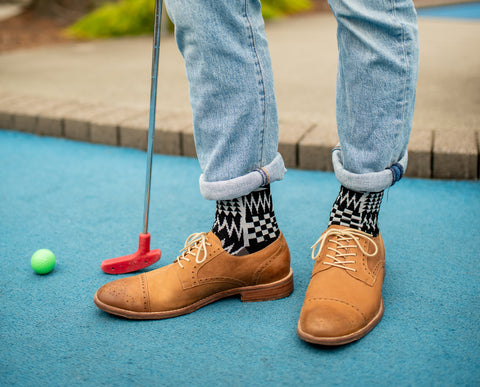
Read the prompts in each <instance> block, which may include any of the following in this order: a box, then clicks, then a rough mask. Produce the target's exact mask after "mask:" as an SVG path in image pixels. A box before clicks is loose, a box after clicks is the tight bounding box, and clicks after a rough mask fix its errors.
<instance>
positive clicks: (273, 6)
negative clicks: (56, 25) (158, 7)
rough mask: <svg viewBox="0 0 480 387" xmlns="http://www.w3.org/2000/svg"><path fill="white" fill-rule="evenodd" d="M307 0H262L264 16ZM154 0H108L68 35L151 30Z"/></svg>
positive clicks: (302, 6) (306, 5)
mask: <svg viewBox="0 0 480 387" xmlns="http://www.w3.org/2000/svg"><path fill="white" fill-rule="evenodd" d="M311 6H312V4H311V2H310V0H263V1H262V13H263V16H264V18H265V19H274V18H279V17H283V16H285V15H289V14H292V13H296V12H301V11H306V10H308V9H310V8H311ZM154 12H155V1H154V0H120V1H118V2H116V3H107V4H105V5H103V6H101V7H100V8H98V9H96V10H94V11H92V12H90V13H89V14H87V15H85V16H84V17H83V18H81V19H80V20H78V21H77V22H76V23H74V24H73V25H71V26H70V27H68V28H67V30H66V33H67V35H69V36H71V37H74V38H78V39H94V38H108V37H118V36H126V35H142V34H150V33H152V31H153V25H154V18H155V17H154V16H155V15H154Z"/></svg>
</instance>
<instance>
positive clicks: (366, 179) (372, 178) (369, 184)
mask: <svg viewBox="0 0 480 387" xmlns="http://www.w3.org/2000/svg"><path fill="white" fill-rule="evenodd" d="M332 161H333V169H334V171H335V176H336V177H337V180H338V181H339V182H340V184H342V185H343V186H344V187H346V188H349V189H351V190H353V191H357V192H380V191H383V190H385V189H387V188H388V187H391V186H392V185H394V184H395V183H396V182H397V181H399V180H400V179H401V178H402V176H403V174H404V172H405V169H406V168H407V163H408V152H407V151H405V155H404V156H403V157H402V158H401V159H400V160H399V161H398V162H396V163H395V164H393V165H391V166H390V167H388V168H385V169H384V170H383V171H379V172H368V173H352V172H349V171H347V170H346V169H345V168H344V167H343V163H342V155H341V149H340V147H335V148H334V149H333V151H332Z"/></svg>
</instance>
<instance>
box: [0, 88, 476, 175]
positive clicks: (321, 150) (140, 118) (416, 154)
mask: <svg viewBox="0 0 480 387" xmlns="http://www.w3.org/2000/svg"><path fill="white" fill-rule="evenodd" d="M0 128H2V129H10V130H17V131H21V132H28V133H33V134H36V135H47V136H53V137H63V138H67V139H72V140H78V141H86V142H91V143H99V144H107V145H115V146H124V147H129V148H137V149H142V150H146V148H147V132H148V109H134V108H120V107H112V106H102V105H98V104H86V103H83V102H76V101H65V100H55V99H46V98H39V97H29V96H19V95H10V94H2V95H0ZM279 136H280V139H279V151H280V152H281V153H282V155H283V157H284V160H285V165H286V166H287V168H298V169H308V170H322V171H331V170H332V164H331V149H332V148H333V147H334V146H335V145H336V144H337V142H338V139H337V135H336V130H335V128H329V127H325V126H324V125H321V124H320V123H318V122H313V121H312V122H304V121H302V120H295V119H291V118H290V119H288V120H282V119H281V120H280V135H279ZM479 141H480V136H479V131H478V130H476V131H475V130H461V131H458V130H446V131H444V130H442V131H413V133H412V135H411V138H410V143H409V146H408V151H409V166H408V168H407V173H406V176H410V177H420V178H441V179H461V180H465V179H466V180H474V179H477V178H479V149H480V146H479ZM155 153H160V154H166V155H181V156H188V157H196V153H195V144H194V138H193V125H192V118H191V114H190V112H185V111H178V112H170V111H168V112H167V111H158V112H157V118H156V131H155Z"/></svg>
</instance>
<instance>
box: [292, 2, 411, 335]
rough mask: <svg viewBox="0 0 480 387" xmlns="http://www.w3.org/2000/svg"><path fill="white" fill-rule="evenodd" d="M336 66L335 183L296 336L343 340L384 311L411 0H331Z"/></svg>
mask: <svg viewBox="0 0 480 387" xmlns="http://www.w3.org/2000/svg"><path fill="white" fill-rule="evenodd" d="M330 6H331V8H332V10H333V13H334V15H335V17H336V19H337V23H338V30H337V39H338V49H339V63H338V76H337V126H338V134H339V139H340V145H339V146H338V147H336V148H335V149H334V151H333V154H332V158H333V165H334V169H335V174H336V176H337V179H338V180H339V182H340V183H341V188H340V192H339V194H338V197H337V199H336V200H335V203H334V205H333V208H332V211H331V214H330V220H329V227H328V229H327V231H326V232H325V233H323V234H322V236H321V237H320V239H319V240H318V241H317V243H316V244H315V246H314V249H313V252H312V258H313V259H314V260H315V265H314V269H313V275H312V279H311V282H310V285H309V287H308V289H307V293H306V296H305V301H304V305H303V308H302V312H301V315H300V320H299V324H298V334H299V336H300V337H301V338H302V339H304V340H306V341H310V342H314V343H319V344H344V343H348V342H351V341H353V340H357V339H359V338H361V337H363V336H364V335H365V334H367V333H368V332H369V331H370V330H371V329H372V328H373V327H374V326H375V325H376V324H377V323H378V322H379V321H380V319H381V317H382V315H383V302H382V297H381V290H382V282H383V276H384V247H383V241H382V238H381V235H380V233H379V229H378V225H377V217H378V213H379V210H380V204H381V200H382V196H383V190H385V189H386V188H388V187H390V186H391V185H393V184H394V183H395V182H396V181H398V180H399V179H400V178H401V177H402V176H403V173H404V171H405V168H406V165H407V150H406V149H407V143H408V138H409V134H410V129H411V125H412V119H413V110H414V103H415V91H416V80H417V72H418V36H417V24H416V12H415V8H414V6H413V3H412V0H391V1H388V2H386V1H383V0H372V1H367V2H365V1H361V0H330Z"/></svg>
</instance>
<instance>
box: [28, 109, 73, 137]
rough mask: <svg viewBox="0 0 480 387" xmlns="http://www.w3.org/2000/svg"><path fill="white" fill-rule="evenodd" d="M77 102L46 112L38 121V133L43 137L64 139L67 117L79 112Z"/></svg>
mask: <svg viewBox="0 0 480 387" xmlns="http://www.w3.org/2000/svg"><path fill="white" fill-rule="evenodd" d="M78 106H79V104H78V103H76V102H68V101H67V102H66V103H65V104H64V105H59V106H54V107H52V108H50V109H47V110H45V111H44V112H43V113H42V114H41V115H40V116H39V117H38V121H37V128H36V133H37V134H39V135H43V136H52V137H64V135H65V131H64V127H65V117H67V116H68V115H69V114H72V112H74V111H76V110H78V108H79V107H78Z"/></svg>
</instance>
